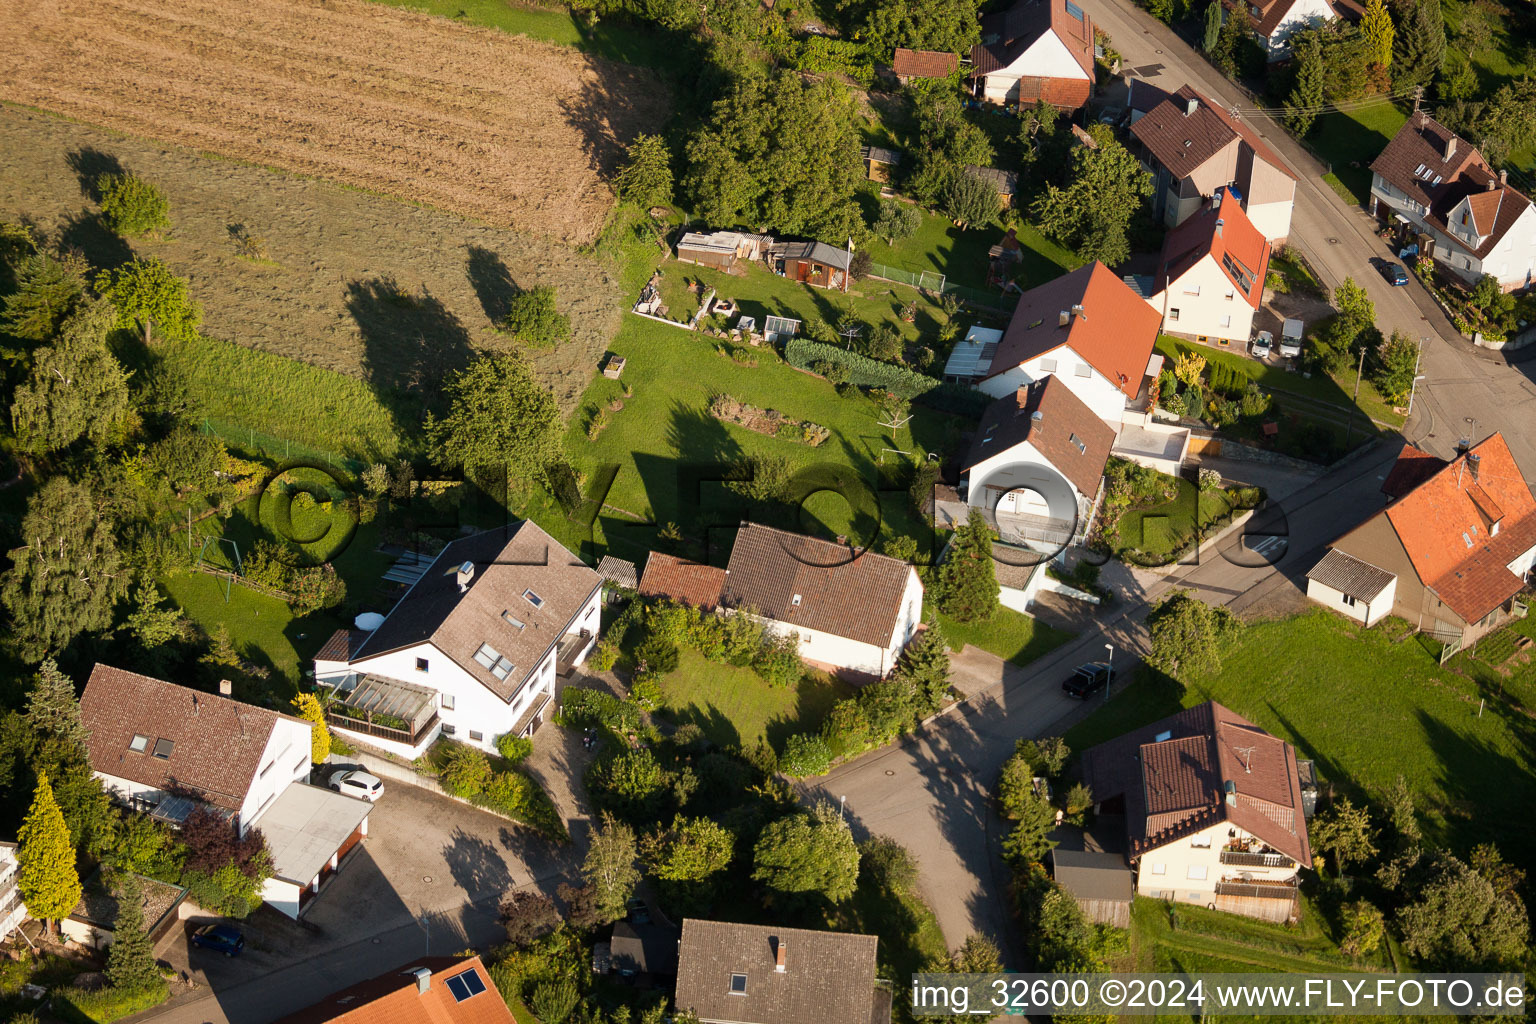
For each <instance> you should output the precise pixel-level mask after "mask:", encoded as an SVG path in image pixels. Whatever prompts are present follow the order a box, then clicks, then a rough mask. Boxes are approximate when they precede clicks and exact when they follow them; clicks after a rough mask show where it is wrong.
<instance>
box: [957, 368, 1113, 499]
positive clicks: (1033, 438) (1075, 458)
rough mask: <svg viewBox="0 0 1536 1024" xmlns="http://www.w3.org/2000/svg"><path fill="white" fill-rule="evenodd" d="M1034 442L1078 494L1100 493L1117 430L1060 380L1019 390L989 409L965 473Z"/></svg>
mask: <svg viewBox="0 0 1536 1024" xmlns="http://www.w3.org/2000/svg"><path fill="white" fill-rule="evenodd" d="M1025 443H1028V444H1029V445H1031V446H1032V447H1033V448H1034V449H1035V450H1036V451H1038V452H1039V453H1040V454H1041V455H1042V456H1044V457H1045V458H1046V459H1047V460H1049V462H1050V463H1051V465H1052V466H1054V467H1055V468H1056V470H1057V471H1058V472H1059V473H1061V475H1062V476H1065V477H1066V478H1067V479H1068V480H1070V481H1071V482H1072V486H1074V487H1076V488H1077V490H1078V493H1080V494H1084V495H1087V496H1088V497H1090V498H1091V497H1093V495H1095V494H1097V493H1098V489H1099V479H1100V478H1101V477H1103V475H1104V464H1105V463H1106V462H1108V461H1109V453H1110V449H1111V448H1113V447H1114V444H1115V431H1114V428H1112V427H1111V426H1110V425H1109V424H1108V423H1105V422H1104V421H1103V420H1101V419H1099V417H1098V416H1097V415H1095V414H1094V412H1093V410H1092V409H1090V408H1088V406H1087V405H1085V404H1084V403H1083V400H1082V399H1081V398H1078V397H1077V395H1075V394H1073V393H1072V389H1071V388H1069V387H1067V385H1066V384H1064V383H1062V382H1061V381H1060V380H1058V379H1057V378H1056V377H1055V375H1052V376H1049V377H1046V378H1045V379H1044V380H1039V381H1035V382H1034V383H1033V384H1030V385H1027V386H1026V387H1022V388H1019V389H1018V391H1016V392H1015V393H1013V394H1012V395H1007V396H1005V397H1003V398H999V399H998V400H997V401H995V402H993V403H992V404H991V405H990V406H988V407H987V411H986V413H985V414H983V415H982V418H981V424H980V426H978V427H977V430H976V439H975V440H974V441H973V442H972V443H971V450H970V453H969V454H968V455H967V457H966V460H965V468H966V469H971V468H973V467H975V466H978V465H980V464H981V463H982V462H984V461H985V460H987V459H990V458H993V457H994V456H997V455H1001V454H1003V453H1005V452H1007V451H1009V450H1011V449H1013V448H1016V447H1018V446H1019V445H1021V444H1025Z"/></svg>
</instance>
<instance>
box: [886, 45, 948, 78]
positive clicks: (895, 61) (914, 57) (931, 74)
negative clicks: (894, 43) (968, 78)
mask: <svg viewBox="0 0 1536 1024" xmlns="http://www.w3.org/2000/svg"><path fill="white" fill-rule="evenodd" d="M959 66H960V58H959V57H957V56H956V55H955V54H953V53H945V52H944V51H942V50H903V49H902V48H901V47H897V48H896V54H895V56H894V57H893V58H892V59H891V70H892V71H894V72H896V74H898V75H900V76H901V77H902V78H944V77H946V76H947V75H949V74H950V73H951V72H953V71H954V70H955V68H957V67H959Z"/></svg>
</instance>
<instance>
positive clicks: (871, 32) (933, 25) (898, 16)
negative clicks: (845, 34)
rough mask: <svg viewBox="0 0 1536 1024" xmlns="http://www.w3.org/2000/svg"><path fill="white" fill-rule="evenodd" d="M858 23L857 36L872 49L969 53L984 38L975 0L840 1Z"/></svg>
mask: <svg viewBox="0 0 1536 1024" xmlns="http://www.w3.org/2000/svg"><path fill="white" fill-rule="evenodd" d="M837 8H838V10H839V11H849V12H851V14H852V19H853V20H855V21H856V23H857V24H858V26H859V27H858V28H857V30H856V37H857V38H859V39H860V40H861V41H863V42H865V43H868V44H869V45H870V46H871V47H872V48H873V49H875V50H880V51H885V52H889V51H890V50H892V49H894V48H896V47H898V46H903V47H906V48H908V49H912V50H942V51H944V52H946V53H968V52H969V51H970V48H971V45H972V44H973V43H975V42H976V41H977V40H978V39H980V38H981V20H980V18H979V17H978V16H977V3H976V0H839V3H838V5H837Z"/></svg>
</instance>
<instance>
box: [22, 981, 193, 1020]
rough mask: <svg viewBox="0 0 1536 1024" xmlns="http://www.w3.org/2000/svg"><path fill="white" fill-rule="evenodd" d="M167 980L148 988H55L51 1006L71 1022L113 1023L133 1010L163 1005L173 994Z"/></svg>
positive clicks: (59, 1015) (62, 1018) (58, 1014)
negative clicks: (90, 989) (86, 989)
mask: <svg viewBox="0 0 1536 1024" xmlns="http://www.w3.org/2000/svg"><path fill="white" fill-rule="evenodd" d="M170 995H171V990H170V989H169V988H168V987H167V986H166V984H165V982H163V981H162V982H160V983H159V984H158V985H151V986H149V987H148V988H126V989H125V988H103V989H97V990H96V991H94V992H86V991H84V990H83V989H68V990H60V989H55V990H54V992H53V999H52V1002H51V1005H50V1009H52V1010H53V1012H54V1014H55V1015H57V1016H58V1017H59V1019H60V1020H65V1021H69V1022H70V1024H111V1022H112V1021H115V1020H121V1019H122V1018H124V1017H127V1016H129V1015H130V1014H135V1013H141V1012H142V1011H144V1010H147V1009H149V1008H150V1007H152V1006H159V1005H160V1004H161V1003H163V1002H165V1001H166V1000H167V999H169V998H170Z"/></svg>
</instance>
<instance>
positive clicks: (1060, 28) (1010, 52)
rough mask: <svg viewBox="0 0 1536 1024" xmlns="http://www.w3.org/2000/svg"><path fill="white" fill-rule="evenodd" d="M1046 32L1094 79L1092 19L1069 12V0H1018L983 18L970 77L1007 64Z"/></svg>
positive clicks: (1016, 58) (972, 54) (998, 69)
mask: <svg viewBox="0 0 1536 1024" xmlns="http://www.w3.org/2000/svg"><path fill="white" fill-rule="evenodd" d="M1073 6H1074V7H1077V5H1076V4H1073ZM1077 9H1078V10H1079V11H1081V10H1082V8H1081V7H1077ZM1047 32H1052V33H1055V35H1056V37H1057V38H1058V39H1060V40H1061V42H1062V45H1064V46H1065V47H1066V48H1067V50H1068V52H1070V53H1071V54H1072V59H1073V60H1075V61H1077V64H1078V66H1079V67H1081V68H1082V69H1083V72H1084V73H1085V74H1087V76H1088V79H1089V81H1092V80H1093V78H1094V68H1093V20H1092V19H1091V18H1089V17H1088V15H1087V14H1083V15H1082V17H1078V16H1077V15H1074V14H1073V13H1071V12H1070V11H1068V10H1067V0H1018V2H1016V3H1015V4H1014V5H1013V6H1012V7H1010V8H1008V9H1007V10H1006V11H999V12H998V13H996V14H989V15H987V16H985V17H983V18H982V19H981V42H979V43H977V44H976V45H975V46H973V47H971V77H972V78H975V77H977V76H978V75H986V74H989V73H991V72H993V71H1000V70H1002V69H1003V68H1006V67H1008V66H1009V65H1010V64H1012V63H1013V62H1014V61H1016V60H1018V59H1019V57H1021V56H1023V54H1024V52H1025V51H1026V50H1028V49H1029V48H1030V47H1031V46H1033V45H1034V44H1035V42H1036V41H1037V40H1038V39H1039V38H1040V37H1041V36H1043V35H1045V34H1046V33H1047Z"/></svg>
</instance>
